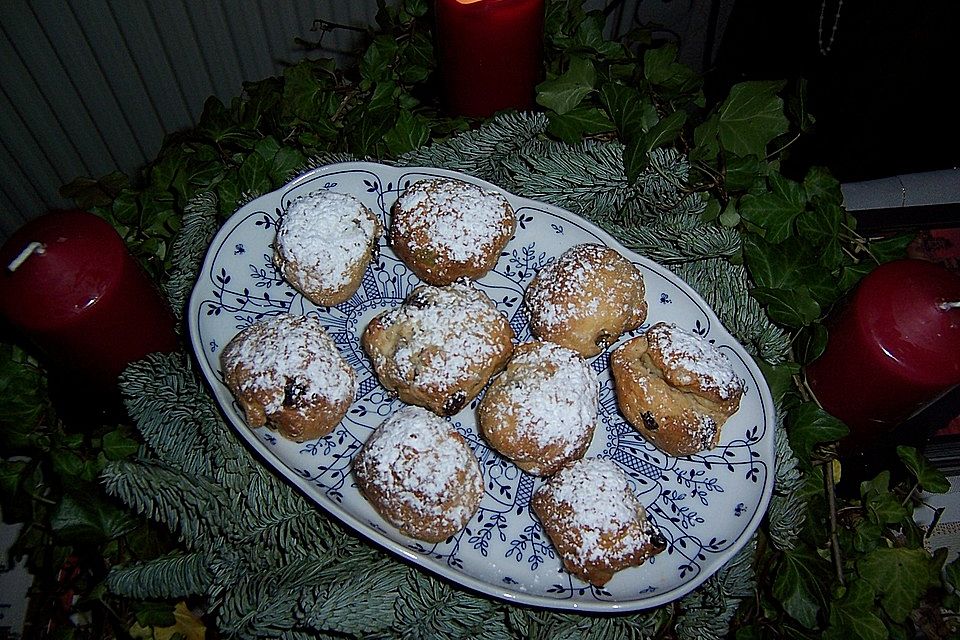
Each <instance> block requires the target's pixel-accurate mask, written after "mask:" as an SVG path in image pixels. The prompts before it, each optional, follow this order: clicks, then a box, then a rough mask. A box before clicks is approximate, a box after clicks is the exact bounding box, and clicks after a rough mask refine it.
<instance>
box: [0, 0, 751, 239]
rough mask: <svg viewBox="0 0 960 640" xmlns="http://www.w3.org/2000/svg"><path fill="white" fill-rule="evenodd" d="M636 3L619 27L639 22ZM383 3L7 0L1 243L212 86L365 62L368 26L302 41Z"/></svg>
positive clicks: (126, 166)
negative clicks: (315, 62) (290, 67)
mask: <svg viewBox="0 0 960 640" xmlns="http://www.w3.org/2000/svg"><path fill="white" fill-rule="evenodd" d="M390 1H393V0H390ZM607 1H608V0H589V2H590V8H594V5H595V8H600V7H602V6H605V4H606V2H607ZM698 1H703V0H688V2H698ZM723 1H724V2H732V0H723ZM638 3H639V0H627V1H626V2H625V3H624V5H623V7H622V8H619V9H617V12H618V15H617V16H616V17H618V18H620V20H619V21H617V20H615V19H613V18H612V19H611V24H612V23H614V22H619V24H620V29H621V30H626V29H628V28H630V26H631V25H630V22H631V18H632V16H633V15H634V14H635V12H636V10H635V5H637V4H638ZM652 4H653V5H659V4H666V3H665V2H663V0H661V2H654V3H652ZM376 12H377V3H376V0H66V1H65V0H0V241H2V240H4V239H5V238H6V237H7V236H8V235H9V233H10V232H11V231H12V229H15V228H16V227H18V226H19V225H20V224H22V223H23V221H25V220H26V219H27V218H29V217H33V216H35V215H39V214H40V213H42V212H43V211H45V210H46V209H48V208H51V207H55V206H68V205H69V204H70V203H69V201H65V200H63V199H61V198H60V197H59V195H58V190H59V188H60V187H61V186H62V185H63V184H64V183H66V182H69V181H71V180H73V179H74V178H76V177H78V176H88V177H100V176H103V175H105V174H107V173H110V172H112V171H118V170H119V171H123V172H124V173H127V174H133V173H134V172H136V171H137V170H138V169H139V168H140V167H141V166H142V165H143V164H144V163H145V162H147V161H148V160H150V159H152V158H153V157H155V155H156V153H157V151H158V150H159V147H160V144H161V143H162V140H163V138H164V136H165V135H167V134H170V133H173V132H175V131H177V130H180V129H184V128H187V127H191V126H193V125H194V124H196V122H197V120H198V118H199V117H200V114H201V112H202V108H203V103H204V101H205V100H206V98H207V97H209V96H211V95H216V96H217V97H219V98H220V99H221V100H222V101H223V102H225V103H229V102H230V100H231V99H232V98H234V97H235V96H238V95H240V94H241V92H242V90H243V82H245V81H256V80H262V79H264V78H267V77H270V76H274V75H277V74H279V73H282V71H283V69H284V66H285V64H287V63H295V62H296V61H297V60H299V59H301V58H302V57H303V56H304V55H305V54H308V55H309V56H310V57H326V58H334V59H335V60H336V61H337V62H338V63H339V64H340V65H348V64H351V63H353V62H355V61H356V56H355V54H356V52H357V51H358V50H359V49H360V48H361V47H362V45H363V44H364V42H365V39H366V34H365V33H363V32H357V31H353V30H342V29H341V30H336V31H334V32H332V33H328V34H326V35H324V39H323V47H322V48H321V49H317V50H311V51H309V52H307V51H305V50H304V49H302V48H301V47H299V46H298V45H297V44H296V42H295V40H296V38H297V37H300V38H302V39H304V40H307V41H311V42H315V41H317V40H318V39H319V37H320V34H319V33H318V32H313V31H311V27H312V25H313V21H314V19H316V18H323V19H326V20H329V21H332V22H335V23H340V24H346V25H351V26H356V27H361V28H368V27H372V26H373V25H374V24H375V16H376ZM608 28H609V27H608Z"/></svg>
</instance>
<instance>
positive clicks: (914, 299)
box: [806, 260, 960, 444]
mask: <svg viewBox="0 0 960 640" xmlns="http://www.w3.org/2000/svg"><path fill="white" fill-rule="evenodd" d="M958 306H960V276H958V275H956V274H955V273H953V272H951V271H949V270H948V269H946V268H944V267H942V266H940V265H938V264H935V263H933V262H928V261H924V260H898V261H894V262H889V263H887V264H884V265H881V266H880V267H877V269H875V270H874V271H872V272H871V273H870V274H868V275H867V276H866V277H865V278H864V279H863V280H862V281H861V283H860V285H859V286H858V287H857V289H856V292H855V293H854V295H853V297H852V298H851V300H850V302H849V303H848V305H847V306H846V307H845V308H844V309H843V311H842V312H841V313H840V315H839V316H838V317H837V320H836V322H834V323H833V324H832V325H831V326H830V327H829V329H830V337H829V340H828V343H827V347H826V350H825V352H824V353H823V355H822V356H821V357H820V358H818V359H817V360H816V361H815V362H813V363H811V364H810V365H809V366H808V367H807V369H806V374H807V381H808V383H809V385H810V388H811V390H812V391H813V393H814V395H815V396H816V398H817V400H819V401H820V403H821V404H822V405H823V408H824V409H826V410H827V411H828V412H829V413H831V414H832V415H834V416H836V417H837V418H840V419H841V420H843V421H844V422H845V423H846V424H847V426H849V427H850V436H849V438H848V439H847V440H848V442H851V443H861V444H865V443H869V442H870V438H871V436H875V435H878V434H880V433H885V432H889V431H890V430H892V429H893V428H894V427H895V426H896V425H897V424H898V423H900V422H902V421H903V420H904V419H906V418H908V417H910V416H911V415H912V414H914V413H915V412H916V411H918V410H919V409H921V408H923V407H924V406H926V405H928V404H930V403H931V402H932V401H934V400H936V399H937V398H938V397H939V396H940V395H942V394H943V393H945V392H946V391H948V390H950V389H951V388H953V387H954V386H956V385H958V384H960V308H957V307H958Z"/></svg>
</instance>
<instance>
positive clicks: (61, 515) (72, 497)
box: [50, 488, 137, 543]
mask: <svg viewBox="0 0 960 640" xmlns="http://www.w3.org/2000/svg"><path fill="white" fill-rule="evenodd" d="M136 524H137V523H136V520H135V519H134V518H133V517H132V516H130V515H129V514H127V513H126V512H124V511H121V510H120V509H118V508H116V507H114V506H113V505H111V504H110V503H108V502H107V501H106V500H104V499H103V498H101V497H100V496H99V495H98V493H97V491H96V490H95V489H92V488H87V490H83V489H80V488H76V490H74V491H71V492H70V493H68V494H66V495H64V496H63V498H62V499H61V500H60V503H59V504H58V505H57V507H56V509H55V510H54V512H53V514H52V515H51V516H50V526H51V528H52V529H53V531H54V533H56V534H57V535H58V536H59V538H60V539H61V540H69V541H70V542H73V543H77V542H104V541H106V540H113V539H115V538H118V537H120V536H122V535H123V534H124V533H127V532H128V531H131V530H133V528H134V527H136Z"/></svg>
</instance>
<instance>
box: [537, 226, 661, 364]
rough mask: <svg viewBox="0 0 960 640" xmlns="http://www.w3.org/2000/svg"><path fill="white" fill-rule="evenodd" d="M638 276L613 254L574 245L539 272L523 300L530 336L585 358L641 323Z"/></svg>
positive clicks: (592, 246)
mask: <svg viewBox="0 0 960 640" xmlns="http://www.w3.org/2000/svg"><path fill="white" fill-rule="evenodd" d="M645 295H646V290H645V287H644V282H643V274H642V273H641V272H640V270H639V269H638V268H637V267H636V265H634V264H633V263H632V262H630V261H629V260H627V259H626V258H625V257H623V256H622V255H620V254H619V253H618V252H617V251H615V250H613V249H611V248H609V247H606V246H603V245H598V244H593V243H584V244H579V245H575V246H573V247H571V248H569V249H567V250H566V251H564V252H563V254H561V255H560V257H559V258H557V260H556V261H555V262H552V263H550V264H548V265H546V266H545V267H543V268H542V269H541V270H540V271H539V272H538V273H537V275H536V276H534V278H533V280H531V282H530V284H529V286H528V287H527V290H526V292H525V294H524V303H525V306H526V311H527V316H528V318H529V320H530V330H531V332H532V333H533V335H534V336H536V337H537V338H540V339H542V340H550V341H551V342H556V343H557V344H561V345H563V346H565V347H569V348H571V349H573V350H574V351H576V352H577V353H579V354H580V356H582V357H584V358H591V357H593V356H595V355H597V354H598V353H600V352H601V351H603V350H604V349H606V348H607V347H608V346H609V345H611V344H613V343H614V342H615V341H616V340H617V338H619V337H620V335H622V334H623V333H624V332H626V331H630V330H633V329H636V328H637V327H639V326H640V325H641V324H642V323H643V321H644V320H645V319H646V317H647V303H646V299H645Z"/></svg>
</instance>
